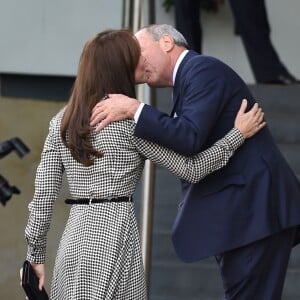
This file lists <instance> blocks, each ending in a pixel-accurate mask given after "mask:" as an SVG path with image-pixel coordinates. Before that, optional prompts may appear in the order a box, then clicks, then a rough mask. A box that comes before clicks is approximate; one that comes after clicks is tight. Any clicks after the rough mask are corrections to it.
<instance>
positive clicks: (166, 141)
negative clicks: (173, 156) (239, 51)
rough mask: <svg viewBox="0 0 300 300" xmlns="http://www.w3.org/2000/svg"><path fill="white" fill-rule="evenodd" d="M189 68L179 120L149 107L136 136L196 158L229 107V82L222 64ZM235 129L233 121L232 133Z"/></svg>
mask: <svg viewBox="0 0 300 300" xmlns="http://www.w3.org/2000/svg"><path fill="white" fill-rule="evenodd" d="M187 68H189V72H187V74H186V75H185V77H184V78H183V79H182V81H181V82H180V86H179V88H180V93H179V94H180V99H179V106H178V107H177V108H176V112H177V114H178V117H175V118H172V117H170V116H169V115H167V114H165V113H162V112H160V111H158V110H157V109H155V108H154V107H151V106H149V105H145V106H144V108H143V110H142V112H141V115H140V118H139V121H138V123H137V125H136V129H135V135H136V136H137V137H140V138H143V139H147V140H149V141H151V142H154V143H157V144H160V145H163V146H164V147H167V148H170V149H172V150H174V151H176V152H178V153H181V154H183V155H193V154H196V153H198V152H200V151H202V150H203V149H204V148H205V147H206V142H207V139H208V137H209V134H210V132H211V130H212V129H213V128H214V126H215V124H216V122H217V120H218V117H219V116H220V113H221V112H222V110H223V108H224V106H225V105H226V103H225V101H224V98H225V97H224V94H225V89H226V85H227V81H226V76H224V70H223V72H222V65H221V64H219V63H217V62H214V61H212V62H210V61H209V64H208V65H205V64H203V65H201V66H198V65H195V66H187ZM241 100H242V99H241ZM163 101H168V100H163ZM235 113H236V112H233V114H235ZM232 126H233V123H232V122H231V124H230V126H229V127H228V130H229V128H231V127H232ZM226 130H227V129H226ZM225 132H226V131H225Z"/></svg>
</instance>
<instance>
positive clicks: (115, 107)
mask: <svg viewBox="0 0 300 300" xmlns="http://www.w3.org/2000/svg"><path fill="white" fill-rule="evenodd" d="M108 97H109V98H108V99H106V100H102V101H100V102H99V103H98V104H96V106H95V107H94V108H93V111H92V116H91V119H90V125H91V126H94V125H96V124H97V123H99V122H100V123H99V124H98V126H97V127H96V131H100V130H101V129H103V128H104V127H105V126H106V125H108V124H109V123H111V122H114V121H121V120H126V119H133V118H134V114H135V113H136V111H137V109H138V107H139V105H140V102H139V101H138V100H136V99H134V98H129V97H127V96H124V95H122V94H109V95H108Z"/></svg>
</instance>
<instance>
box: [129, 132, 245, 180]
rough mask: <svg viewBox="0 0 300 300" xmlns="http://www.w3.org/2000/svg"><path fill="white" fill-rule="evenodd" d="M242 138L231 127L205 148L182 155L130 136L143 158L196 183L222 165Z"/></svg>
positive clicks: (241, 141) (237, 146) (242, 141)
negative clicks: (194, 152) (192, 153)
mask: <svg viewBox="0 0 300 300" xmlns="http://www.w3.org/2000/svg"><path fill="white" fill-rule="evenodd" d="M244 140H245V139H244V137H243V135H242V134H241V132H240V131H239V130H238V129H237V128H233V129H231V130H230V131H229V132H228V133H227V134H226V135H225V136H224V137H223V138H222V139H220V140H218V141H217V142H216V143H215V144H214V145H213V146H211V147H210V148H208V149H207V150H205V151H203V152H200V153H198V154H196V155H194V156H183V155H181V154H178V153H176V152H174V151H173V150H170V149H167V148H164V147H162V146H159V145H157V144H154V143H152V142H148V141H146V140H143V139H139V138H137V137H134V136H133V137H132V141H133V143H134V144H135V146H136V148H137V150H138V151H139V152H140V154H142V155H143V156H144V157H145V158H147V159H150V160H151V161H153V162H154V163H156V164H159V165H161V166H163V167H165V168H167V169H168V170H169V171H170V172H172V173H173V174H175V175H176V176H178V177H180V178H182V179H184V180H186V181H189V182H191V183H197V182H198V181H200V180H201V179H202V178H204V177H205V176H207V175H208V174H210V173H212V172H214V171H216V170H218V169H220V168H222V167H224V166H225V165H226V164H227V162H228V161H229V158H230V157H231V156H232V155H233V153H234V151H235V150H237V149H238V148H239V147H240V146H241V145H242V144H243V143H244Z"/></svg>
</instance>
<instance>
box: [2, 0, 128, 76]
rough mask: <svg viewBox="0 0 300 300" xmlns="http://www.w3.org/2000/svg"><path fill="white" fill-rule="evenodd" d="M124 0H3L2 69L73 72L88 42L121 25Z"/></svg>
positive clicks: (33, 72)
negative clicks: (106, 30) (99, 34)
mask: <svg viewBox="0 0 300 300" xmlns="http://www.w3.org/2000/svg"><path fill="white" fill-rule="evenodd" d="M122 3H123V1H121V0H112V1H105V0H84V1H83V0H48V1H47V0H0V43H1V46H0V73H5V72H8V73H11V72H13V73H29V74H52V75H74V74H76V71H77V65H78V61H79V56H80V53H81V50H82V48H83V45H84V43H85V42H86V41H87V40H88V39H89V38H90V37H91V36H92V35H94V34H95V33H96V32H98V31H100V30H102V29H106V28H120V27H121V25H122V23H121V22H122Z"/></svg>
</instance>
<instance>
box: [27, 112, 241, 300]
mask: <svg viewBox="0 0 300 300" xmlns="http://www.w3.org/2000/svg"><path fill="white" fill-rule="evenodd" d="M62 115H63V111H61V112H59V113H58V114H57V115H56V116H55V117H54V118H53V119H52V120H51V122H50V128H49V134H48V136H47V138H46V141H45V145H44V149H43V152H42V156H41V162H40V164H39V166H38V169H37V173H36V180H35V193H34V197H33V200H32V201H31V202H30V204H29V211H30V216H29V220H28V224H27V226H26V230H25V236H26V240H27V243H28V252H27V259H28V260H29V261H31V262H36V263H44V261H45V253H46V234H47V231H48V230H49V226H50V221H51V215H52V208H53V204H54V202H55V200H56V199H57V197H58V193H59V191H60V187H61V181H62V175H63V172H66V176H67V179H68V184H69V189H70V194H71V196H72V198H74V199H76V198H109V197H120V196H131V195H133V193H134V190H135V187H136V184H137V182H138V180H139V179H140V176H141V174H142V170H143V167H144V161H145V159H146V158H149V159H151V160H152V161H153V162H155V163H158V164H160V165H162V166H164V167H166V168H168V169H169V170H170V171H171V172H172V173H174V174H175V175H177V176H180V177H182V178H183V179H185V180H188V181H191V182H197V181H199V180H200V179H201V178H203V177H204V176H206V175H207V174H209V173H210V172H212V171H215V170H217V169H219V168H221V167H222V166H224V165H225V164H226V163H227V161H228V159H229V158H230V157H231V156H232V154H233V151H234V150H236V149H237V148H238V147H239V146H240V145H241V144H242V143H243V141H244V138H243V136H242V135H241V133H240V132H239V130H237V129H233V130H231V131H230V132H229V133H228V134H227V135H226V136H225V137H224V138H223V139H221V140H220V141H218V142H217V143H216V144H215V145H214V146H213V147H211V148H210V149H208V150H206V151H204V152H202V153H200V154H198V155H196V156H194V157H184V156H182V155H179V154H177V153H175V152H173V151H171V150H168V149H165V148H163V147H161V146H158V145H156V144H153V143H150V142H147V141H144V140H141V139H139V138H136V137H134V136H133V131H134V127H135V124H134V122H133V121H131V120H126V121H120V122H114V123H112V124H110V125H109V126H107V127H106V128H105V129H103V130H102V131H101V132H99V133H96V132H92V134H91V141H92V144H93V146H94V147H95V148H97V149H99V150H100V151H101V152H103V153H104V156H103V157H101V158H97V159H96V160H95V163H94V165H92V166H90V167H84V166H83V165H82V164H80V163H78V162H77V161H75V160H74V159H73V157H72V156H71V154H70V151H69V149H68V148H66V147H65V146H64V145H63V143H62V141H61V138H60V122H61V117H62ZM146 297H147V296H146V286H145V280H144V270H143V265H142V258H141V249H140V241H139V234H138V228H137V223H136V218H135V215H134V207H133V203H130V202H128V203H126V202H122V203H100V204H92V205H74V206H72V207H71V210H70V215H69V219H68V222H67V225H66V228H65V230H64V233H63V235H62V238H61V241H60V245H59V249H58V252H57V257H56V262H55V267H54V275H53V281H52V289H51V299H59V300H61V299H64V300H65V299H66V300H67V299H72V300H74V299H80V300H83V299H84V300H87V299H88V300H92V299H106V300H108V299H114V300H116V299H117V300H118V299H124V300H125V299H126V300H128V299H132V300H135V299H136V300H143V299H146Z"/></svg>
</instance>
